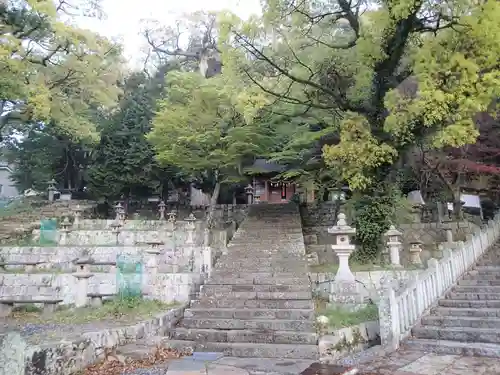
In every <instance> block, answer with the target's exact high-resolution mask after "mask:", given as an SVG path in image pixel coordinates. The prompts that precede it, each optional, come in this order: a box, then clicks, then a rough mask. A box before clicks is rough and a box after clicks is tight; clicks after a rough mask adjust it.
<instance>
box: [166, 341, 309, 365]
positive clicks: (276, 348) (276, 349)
mask: <svg viewBox="0 0 500 375" xmlns="http://www.w3.org/2000/svg"><path fill="white" fill-rule="evenodd" d="M166 345H167V347H170V348H173V349H177V350H186V349H190V350H193V351H197V352H222V353H224V355H225V356H229V357H246V358H281V359H285V358H286V359H288V358H290V359H292V358H295V359H310V360H315V359H318V357H319V352H318V346H317V345H297V344H292V345H290V344H261V343H260V344H254V343H227V342H204V343H196V342H194V341H181V340H169V341H168V342H166Z"/></svg>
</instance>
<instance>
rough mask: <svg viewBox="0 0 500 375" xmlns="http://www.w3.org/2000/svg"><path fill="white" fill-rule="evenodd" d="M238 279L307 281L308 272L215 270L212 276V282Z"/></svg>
mask: <svg viewBox="0 0 500 375" xmlns="http://www.w3.org/2000/svg"><path fill="white" fill-rule="evenodd" d="M220 277H222V278H231V277H232V278H237V277H241V278H244V279H254V280H255V279H257V278H260V279H262V278H265V279H272V278H276V279H288V278H304V279H307V272H275V271H265V272H259V271H256V272H243V271H241V272H234V271H226V270H217V269H214V270H213V271H212V273H211V275H210V278H211V279H212V280H216V279H217V278H220Z"/></svg>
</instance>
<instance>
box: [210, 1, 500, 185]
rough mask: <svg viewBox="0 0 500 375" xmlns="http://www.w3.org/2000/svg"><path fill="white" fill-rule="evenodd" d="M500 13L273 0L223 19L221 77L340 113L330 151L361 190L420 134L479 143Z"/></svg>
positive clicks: (438, 141)
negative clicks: (244, 15)
mask: <svg viewBox="0 0 500 375" xmlns="http://www.w3.org/2000/svg"><path fill="white" fill-rule="evenodd" d="M499 17H500V3H499V2H496V1H485V2H476V3H473V2H470V1H463V0H450V1H445V2H444V3H439V4H435V3H432V2H423V1H415V0H398V1H388V2H381V3H377V4H376V5H374V4H372V5H370V6H367V5H366V3H363V2H356V3H353V2H349V1H347V0H337V1H333V2H332V1H322V0H321V1H312V0H311V1H309V0H306V1H288V0H272V1H271V0H267V1H264V8H263V16H262V18H255V17H254V18H252V19H250V20H249V21H247V22H243V21H241V20H239V19H238V18H237V17H235V16H234V15H227V14H226V15H224V16H222V17H221V22H220V30H221V36H222V39H223V40H222V43H220V45H221V48H222V52H223V61H224V69H225V74H228V75H230V74H232V75H233V76H234V77H235V78H236V79H242V78H243V79H245V80H250V81H252V82H253V83H254V84H255V85H257V86H259V87H260V88H261V89H262V91H263V92H265V93H266V94H267V95H269V96H272V97H274V98H277V100H279V101H281V102H285V103H291V104H295V106H296V107H297V108H302V109H303V110H304V111H306V110H308V108H316V109H319V110H322V111H324V113H325V114H326V115H328V116H335V117H336V118H337V119H338V121H337V122H336V123H331V126H332V132H336V133H337V134H338V136H339V140H338V142H336V143H335V144H331V145H325V146H324V148H323V157H324V160H325V162H326V163H327V165H329V166H330V167H332V168H334V169H336V170H337V171H338V173H339V174H340V176H341V177H342V178H344V179H346V180H347V181H348V182H349V184H350V186H351V187H352V188H354V189H361V190H363V189H366V188H367V187H369V186H370V185H371V184H373V183H376V182H377V181H381V180H383V179H385V178H386V176H387V174H388V171H387V168H386V167H387V166H390V165H392V164H393V163H394V162H395V161H396V160H397V159H398V158H399V156H400V154H401V151H403V150H405V149H407V148H408V147H410V146H411V145H413V144H414V143H415V142H416V141H417V140H420V141H423V142H425V143H427V144H429V145H431V146H432V147H435V148H441V147H443V146H447V145H449V146H454V147H457V146H461V145H464V144H468V143H473V142H474V141H475V138H476V136H477V134H478V133H477V130H476V127H475V125H474V122H473V120H472V118H473V116H474V115H475V114H476V113H477V112H480V111H487V110H488V107H489V105H490V104H491V102H492V100H493V99H494V98H496V97H498V95H499V94H500V71H499V65H498V56H499V55H500V42H499V41H500V23H499V22H498V19H499ZM226 70H229V71H230V72H227V71H226Z"/></svg>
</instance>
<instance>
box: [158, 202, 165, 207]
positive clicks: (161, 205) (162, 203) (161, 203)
mask: <svg viewBox="0 0 500 375" xmlns="http://www.w3.org/2000/svg"><path fill="white" fill-rule="evenodd" d="M158 207H160V208H163V209H165V207H166V204H165V202H164V201H160V203H159V204H158Z"/></svg>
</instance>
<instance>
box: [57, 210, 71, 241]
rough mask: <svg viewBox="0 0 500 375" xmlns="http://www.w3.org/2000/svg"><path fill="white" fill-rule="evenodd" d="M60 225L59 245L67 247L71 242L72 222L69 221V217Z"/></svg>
mask: <svg viewBox="0 0 500 375" xmlns="http://www.w3.org/2000/svg"><path fill="white" fill-rule="evenodd" d="M60 225H61V229H60V232H61V236H60V237H59V245H67V244H68V242H69V238H68V237H69V232H70V231H71V230H70V227H71V222H70V221H69V219H68V217H67V216H66V217H65V218H64V220H63V221H62V222H61V224H60Z"/></svg>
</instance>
